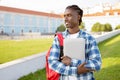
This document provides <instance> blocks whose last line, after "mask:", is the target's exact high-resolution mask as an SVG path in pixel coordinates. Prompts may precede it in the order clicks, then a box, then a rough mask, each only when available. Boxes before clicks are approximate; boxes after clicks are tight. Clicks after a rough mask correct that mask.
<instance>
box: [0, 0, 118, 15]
mask: <svg viewBox="0 0 120 80" xmlns="http://www.w3.org/2000/svg"><path fill="white" fill-rule="evenodd" d="M118 1H119V2H120V0H0V5H1V6H8V7H15V8H21V9H28V10H34V11H41V12H48V13H50V12H54V13H57V14H60V13H63V12H64V10H65V8H66V7H67V6H68V5H73V4H76V5H78V6H79V7H80V8H85V7H93V6H94V5H96V4H100V3H107V2H109V3H111V4H115V3H117V2H118Z"/></svg>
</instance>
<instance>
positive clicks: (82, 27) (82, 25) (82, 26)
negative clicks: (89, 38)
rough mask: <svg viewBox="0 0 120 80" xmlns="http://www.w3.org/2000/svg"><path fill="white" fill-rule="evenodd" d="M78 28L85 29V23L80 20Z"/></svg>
mask: <svg viewBox="0 0 120 80" xmlns="http://www.w3.org/2000/svg"><path fill="white" fill-rule="evenodd" d="M79 28H80V29H83V30H84V29H85V23H83V22H82V23H81V25H80V26H79Z"/></svg>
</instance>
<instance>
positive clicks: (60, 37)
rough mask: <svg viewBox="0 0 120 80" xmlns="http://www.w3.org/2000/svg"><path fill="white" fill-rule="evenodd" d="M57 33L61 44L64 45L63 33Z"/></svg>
mask: <svg viewBox="0 0 120 80" xmlns="http://www.w3.org/2000/svg"><path fill="white" fill-rule="evenodd" d="M56 35H57V36H58V40H59V43H60V46H63V39H64V38H63V35H62V33H56Z"/></svg>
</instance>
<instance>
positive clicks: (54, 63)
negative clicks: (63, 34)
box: [48, 36, 77, 75]
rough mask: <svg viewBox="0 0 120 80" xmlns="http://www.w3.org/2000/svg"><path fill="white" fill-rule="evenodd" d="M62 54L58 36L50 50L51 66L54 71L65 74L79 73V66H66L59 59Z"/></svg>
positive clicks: (49, 60) (49, 59)
mask: <svg viewBox="0 0 120 80" xmlns="http://www.w3.org/2000/svg"><path fill="white" fill-rule="evenodd" d="M59 56H60V46H59V41H58V38H57V36H56V37H55V39H54V41H53V45H52V48H51V51H50V56H49V58H48V62H49V67H50V68H51V69H53V70H54V71H56V72H58V73H60V74H65V75H77V67H70V66H66V65H65V64H63V63H62V62H60V61H59Z"/></svg>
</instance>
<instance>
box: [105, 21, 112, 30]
mask: <svg viewBox="0 0 120 80" xmlns="http://www.w3.org/2000/svg"><path fill="white" fill-rule="evenodd" d="M104 26H105V31H112V26H111V24H109V23H106V24H104Z"/></svg>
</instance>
